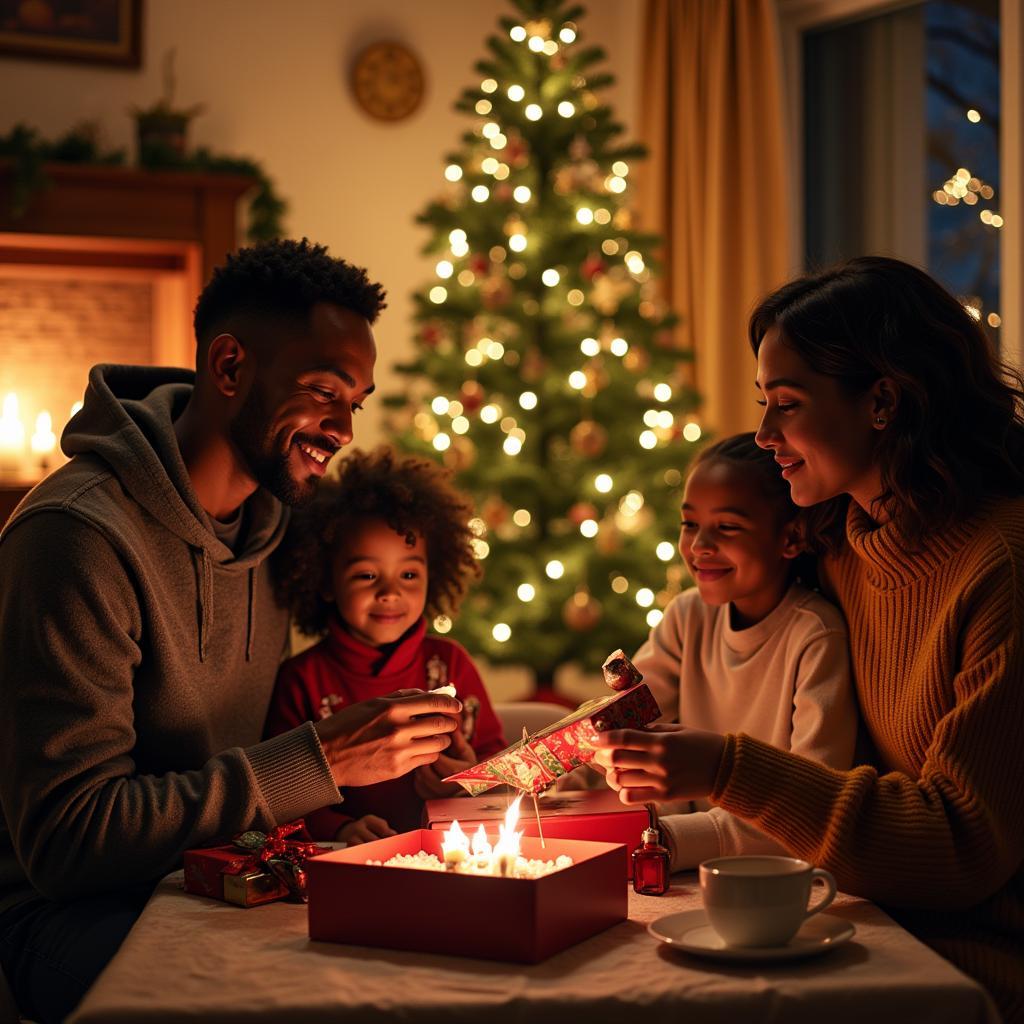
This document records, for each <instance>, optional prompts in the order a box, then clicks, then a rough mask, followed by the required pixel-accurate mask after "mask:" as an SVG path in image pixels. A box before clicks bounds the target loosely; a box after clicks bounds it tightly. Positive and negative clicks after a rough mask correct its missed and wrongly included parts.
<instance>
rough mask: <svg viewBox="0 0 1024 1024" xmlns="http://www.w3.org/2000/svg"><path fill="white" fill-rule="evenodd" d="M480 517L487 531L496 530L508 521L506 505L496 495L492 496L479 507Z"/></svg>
mask: <svg viewBox="0 0 1024 1024" xmlns="http://www.w3.org/2000/svg"><path fill="white" fill-rule="evenodd" d="M480 516H481V518H482V519H483V521H484V522H485V523H486V524H487V527H488V529H491V530H496V529H497V528H498V527H499V526H501V525H502V524H503V523H504V522H506V521H507V520H508V517H509V509H508V505H506V504H505V502H504V501H502V500H501V498H499V497H498V495H496V494H492V495H491V497H489V498H488V499H487V500H486V501H485V502H484V503H483V505H482V506H481V507H480Z"/></svg>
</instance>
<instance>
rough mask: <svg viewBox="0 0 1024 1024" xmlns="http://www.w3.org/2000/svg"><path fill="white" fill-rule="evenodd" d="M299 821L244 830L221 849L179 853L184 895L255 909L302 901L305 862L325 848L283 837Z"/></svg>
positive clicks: (298, 825) (299, 826)
mask: <svg viewBox="0 0 1024 1024" xmlns="http://www.w3.org/2000/svg"><path fill="white" fill-rule="evenodd" d="M303 827H304V825H303V822H302V821H301V820H300V821H293V822H292V823H291V824H288V825H278V826H277V827H276V828H272V829H271V830H270V831H269V832H258V831H255V830H253V831H250V832H243V833H242V834H241V835H239V836H236V837H235V839H234V840H233V842H231V843H229V844H227V845H225V846H211V847H207V848H205V849H198V850H186V851H185V891H186V892H191V893H195V894H196V895H197V896H210V897H212V898H213V899H216V900H224V901H225V902H227V903H235V904H237V905H238V906H240V907H255V906H257V905H258V904H260V903H270V902H271V901H272V900H279V899H281V898H282V897H290V898H291V899H294V900H298V901H301V902H305V899H306V871H305V865H306V861H307V860H309V859H310V858H311V857H315V856H317V855H318V854H321V853H329V852H330V849H331V848H330V847H329V846H318V845H317V844H316V843H310V842H305V841H302V840H297V839H288V838H287V837H288V836H290V835H292V834H294V833H295V832H298V831H300V830H301V829H303Z"/></svg>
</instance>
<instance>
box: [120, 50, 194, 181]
mask: <svg viewBox="0 0 1024 1024" xmlns="http://www.w3.org/2000/svg"><path fill="white" fill-rule="evenodd" d="M174 56H175V51H174V50H173V49H172V50H169V51H168V52H167V54H166V56H165V57H164V93H163V96H161V97H160V99H159V100H157V102H156V103H154V104H153V105H152V106H151V107H132V108H131V114H132V116H133V117H134V118H135V127H136V134H137V138H138V145H139V163H140V164H142V165H143V166H144V167H145V166H151V165H154V164H156V165H161V164H166V163H168V162H173V161H174V160H175V159H178V160H184V158H185V154H186V152H187V150H188V126H189V122H190V121H191V120H192V118H194V117H196V116H197V115H199V114H201V113H202V112H203V109H204V106H203V104H202V103H197V104H195V105H194V106H191V107H183V108H180V109H175V108H174V106H173V102H174V89H175V85H176V79H175V77H174Z"/></svg>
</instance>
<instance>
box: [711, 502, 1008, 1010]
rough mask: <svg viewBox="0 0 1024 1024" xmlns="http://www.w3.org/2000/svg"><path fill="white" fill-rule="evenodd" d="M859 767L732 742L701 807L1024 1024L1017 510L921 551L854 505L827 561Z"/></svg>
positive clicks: (977, 520) (989, 512)
mask: <svg viewBox="0 0 1024 1024" xmlns="http://www.w3.org/2000/svg"><path fill="white" fill-rule="evenodd" d="M824 570H825V573H824V574H825V578H826V584H827V586H828V587H829V588H830V589H831V591H832V592H833V593H834V595H835V597H836V599H837V600H838V602H839V604H840V606H841V607H842V609H843V612H844V613H845V615H846V618H847V622H848V625H849V631H850V645H851V658H852V664H853V673H854V681H855V686H856V692H857V695H858V698H859V700H860V707H861V714H862V716H863V719H864V725H865V726H866V730H867V734H868V736H869V738H870V739H871V741H872V742H873V745H874V750H875V756H874V758H873V761H874V763H873V764H872V765H861V766H859V767H856V768H854V769H853V770H852V771H848V772H841V771H834V770H831V769H829V768H826V767H824V766H822V765H821V764H818V763H816V762H813V761H810V760H806V759H804V758H800V757H798V756H796V755H793V754H790V753H786V752H782V751H779V750H775V749H774V748H772V747H770V746H769V745H767V744H765V743H761V742H758V741H757V740H754V739H751V738H750V737H748V736H745V735H742V734H741V735H738V736H729V737H727V741H726V750H725V755H724V757H723V759H722V763H721V767H720V770H719V774H718V778H717V781H716V785H715V789H714V791H713V793H712V794H711V799H712V801H713V802H714V803H716V804H718V805H720V806H721V807H723V808H724V809H725V810H727V811H729V812H731V813H733V814H737V815H740V816H741V817H743V818H746V819H747V820H749V821H751V822H752V823H754V824H755V825H757V826H758V827H759V828H761V829H762V830H764V831H765V832H767V833H768V834H770V835H771V836H773V837H775V838H777V839H779V840H780V841H782V842H783V843H785V844H786V845H787V846H789V848H790V849H792V850H793V851H794V852H795V853H796V854H798V855H799V856H801V857H804V858H806V859H807V860H809V861H812V862H813V863H815V864H818V865H820V866H822V867H825V868H827V869H828V870H830V871H831V872H833V874H834V875H835V876H836V879H837V881H838V883H839V887H840V888H841V889H842V890H844V891H846V892H848V893H853V894H856V895H859V896H863V897H866V898H868V899H870V900H872V901H874V902H876V903H878V904H879V905H880V906H882V907H883V908H884V909H885V910H886V911H888V912H889V913H890V914H891V915H892V916H893V917H894V918H896V919H897V920H898V921H899V922H900V923H901V924H902V925H903V926H904V927H906V928H907V929H908V930H910V931H911V932H913V933H914V934H915V935H917V936H918V937H919V938H920V939H922V940H923V941H924V942H926V943H927V944H928V945H930V946H932V947H933V948H934V949H936V950H938V952H940V953H941V954H942V955H943V956H945V957H947V958H948V959H950V960H951V961H953V962H954V963H955V964H957V965H958V966H959V967H960V968H961V969H962V970H963V971H965V972H966V973H967V974H970V975H971V976H973V977H974V978H976V979H977V980H978V981H979V982H981V983H982V984H983V985H985V986H986V987H987V988H988V989H989V991H990V992H991V993H992V995H993V996H994V997H995V999H996V1001H997V1002H998V1004H999V1006H1000V1009H1001V1010H1002V1013H1003V1015H1004V1018H1005V1019H1006V1021H1007V1022H1010V1021H1014V1022H1017V1021H1024V866H1022V865H1024V499H1021V498H1014V499H1005V498H1004V499H998V500H990V501H988V502H986V503H985V504H984V506H983V507H982V509H981V510H980V511H979V512H978V513H977V514H976V515H975V516H973V517H972V518H970V519H968V520H966V521H964V522H962V523H960V524H959V525H957V526H955V527H953V528H951V529H948V530H945V531H943V532H937V533H933V534H931V535H930V536H929V537H928V538H927V539H926V540H925V541H924V542H923V543H922V544H919V545H918V546H917V548H916V549H911V548H910V547H909V546H908V545H907V543H906V542H905V541H904V540H903V539H902V537H901V535H900V533H899V531H898V529H897V527H896V526H895V525H894V524H887V525H884V526H881V527H876V526H875V524H874V523H873V522H872V521H871V520H870V519H869V518H868V517H867V516H866V515H865V514H864V512H863V511H862V510H861V509H860V508H859V507H858V506H856V505H855V504H853V503H851V507H850V512H849V515H848V518H847V543H846V544H845V545H844V547H843V549H842V551H841V552H840V553H839V554H838V555H837V556H835V557H832V558H829V559H827V560H826V561H825V564H824Z"/></svg>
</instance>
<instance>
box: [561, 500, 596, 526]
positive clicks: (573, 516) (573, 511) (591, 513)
mask: <svg viewBox="0 0 1024 1024" xmlns="http://www.w3.org/2000/svg"><path fill="white" fill-rule="evenodd" d="M597 516H598V512H597V506H596V505H594V504H592V503H591V502H589V501H577V502H576V504H575V505H572V506H570V508H569V511H568V512H566V517H567V518H568V520H569V522H570V523H572V524H573V526H577V527H578V526H579V525H580V523H582V522H583V521H584V520H585V519H597Z"/></svg>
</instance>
